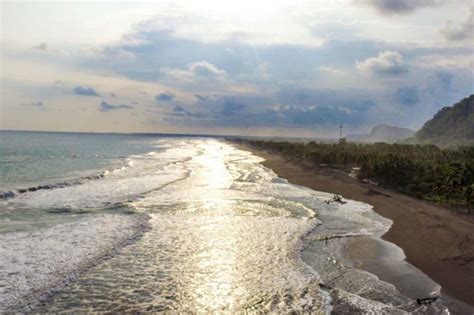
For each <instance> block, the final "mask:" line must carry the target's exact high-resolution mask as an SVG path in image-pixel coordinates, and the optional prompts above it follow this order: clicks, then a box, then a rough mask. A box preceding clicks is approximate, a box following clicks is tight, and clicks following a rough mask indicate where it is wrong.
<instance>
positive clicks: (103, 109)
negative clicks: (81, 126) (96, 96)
mask: <svg viewBox="0 0 474 315" xmlns="http://www.w3.org/2000/svg"><path fill="white" fill-rule="evenodd" d="M131 108H133V106H130V105H123V104H119V105H113V104H109V103H107V102H105V101H102V103H100V104H99V107H98V108H97V110H99V111H101V112H108V111H111V110H116V109H131Z"/></svg>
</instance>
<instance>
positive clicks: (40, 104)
mask: <svg viewBox="0 0 474 315" xmlns="http://www.w3.org/2000/svg"><path fill="white" fill-rule="evenodd" d="M20 105H22V106H32V107H37V108H44V103H43V102H42V101H37V102H31V103H25V104H20Z"/></svg>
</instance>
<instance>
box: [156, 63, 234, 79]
mask: <svg viewBox="0 0 474 315" xmlns="http://www.w3.org/2000/svg"><path fill="white" fill-rule="evenodd" d="M161 73H163V74H165V75H167V76H170V77H172V78H174V79H175V80H182V81H190V82H197V81H200V82H203V81H205V80H214V81H215V80H219V79H222V78H224V77H225V75H226V74H227V73H226V71H225V70H222V69H218V68H217V67H216V66H215V65H213V64H212V63H209V62H208V61H205V60H203V61H197V62H191V63H188V64H187V66H186V70H182V69H179V68H168V67H165V68H163V69H162V70H161Z"/></svg>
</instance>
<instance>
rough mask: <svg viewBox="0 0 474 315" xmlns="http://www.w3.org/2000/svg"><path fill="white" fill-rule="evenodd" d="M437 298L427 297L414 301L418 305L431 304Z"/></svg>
mask: <svg viewBox="0 0 474 315" xmlns="http://www.w3.org/2000/svg"><path fill="white" fill-rule="evenodd" d="M437 299H438V297H429V298H423V299H416V303H418V305H422V304H431V303H433V302H434V301H436V300H437Z"/></svg>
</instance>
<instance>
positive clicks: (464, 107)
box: [408, 95, 474, 147]
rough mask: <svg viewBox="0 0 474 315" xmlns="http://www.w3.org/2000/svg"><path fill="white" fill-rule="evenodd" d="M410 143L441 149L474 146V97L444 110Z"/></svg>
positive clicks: (410, 140)
mask: <svg viewBox="0 0 474 315" xmlns="http://www.w3.org/2000/svg"><path fill="white" fill-rule="evenodd" d="M408 142H410V143H421V144H436V145H439V146H441V147H456V146H461V145H469V146H472V145H474V95H471V96H469V97H466V98H464V99H462V100H461V101H459V102H458V103H456V104H454V105H453V106H452V107H444V108H442V109H441V110H440V111H438V112H437V113H436V114H435V115H434V117H433V118H432V119H430V120H428V121H427V122H426V123H425V124H424V125H423V127H422V128H421V129H420V130H418V131H417V132H416V133H415V134H414V135H413V137H412V138H410V139H409V140H408Z"/></svg>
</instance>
